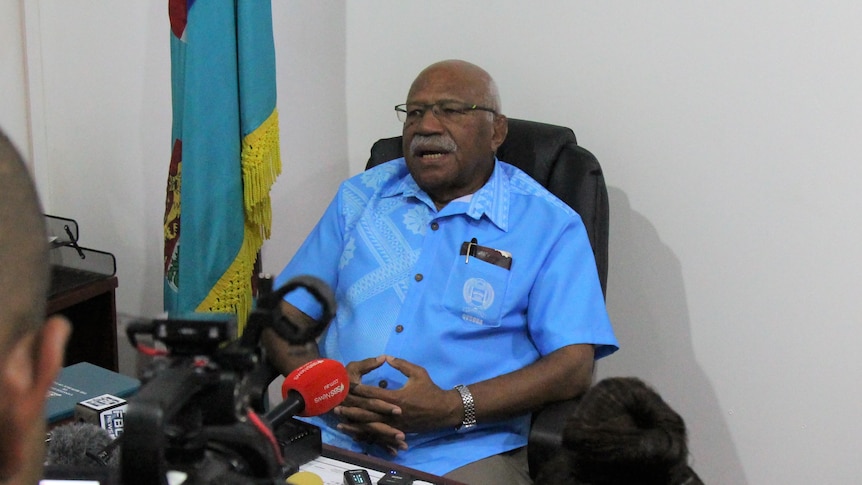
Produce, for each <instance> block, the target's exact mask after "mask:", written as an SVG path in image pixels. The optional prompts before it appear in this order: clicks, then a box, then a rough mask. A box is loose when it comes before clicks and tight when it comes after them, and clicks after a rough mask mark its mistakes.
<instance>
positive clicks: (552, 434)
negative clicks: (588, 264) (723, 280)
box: [365, 119, 608, 478]
mask: <svg viewBox="0 0 862 485" xmlns="http://www.w3.org/2000/svg"><path fill="white" fill-rule="evenodd" d="M401 156H403V153H402V148H401V137H400V136H398V137H394V138H384V139H381V140H378V141H377V142H376V143H374V145H373V146H372V147H371V158H370V159H369V160H368V164H367V165H366V166H365V168H366V169H368V168H371V167H373V166H375V165H379V164H381V163H383V162H387V161H389V160H394V159H396V158H400V157H401ZM497 158H499V159H500V160H503V161H505V162H508V163H510V164H512V165H515V166H516V167H518V168H520V169H521V170H523V171H524V172H526V173H527V174H529V175H530V176H531V177H533V178H534V179H536V180H537V181H538V182H539V183H540V184H542V185H543V186H544V187H545V188H547V189H548V190H549V191H551V192H552V193H553V194H554V195H556V196H557V197H559V198H560V199H561V200H562V201H563V202H565V203H566V204H568V205H569V206H570V207H571V208H572V209H574V210H575V211H576V212H577V213H578V214H580V215H581V219H583V221H584V225H585V226H586V229H587V234H588V235H589V238H590V244H591V245H592V248H593V254H594V255H595V258H596V268H597V269H598V273H599V280H600V281H601V285H602V292H603V293H604V294H607V280H608V191H607V187H606V186H605V178H604V175H603V174H602V168H601V166H600V165H599V162H598V160H596V157H595V156H593V154H592V153H590V152H589V151H587V150H586V149H584V148H583V147H581V146H579V145H578V142H577V138H576V137H575V133H574V132H573V131H572V130H571V129H570V128H565V127H562V126H556V125H549V124H546V123H537V122H535V121H525V120H517V119H509V134H508V135H507V136H506V140H505V141H504V142H503V144H502V145H500V148H499V149H498V150H497ZM575 406H577V400H571V401H564V402H559V403H554V404H551V405H549V406H547V407H545V408H544V409H542V410H541V411H539V412H537V413H535V415H534V416H533V425H532V428H531V429H530V437H529V444H528V448H527V449H528V455H529V464H530V475H531V476H533V478H535V476H536V474H537V473H538V472H539V469H540V468H541V466H542V464H543V463H544V462H545V461H546V460H547V459H548V458H550V457H551V456H553V455H554V454H555V453H556V451H557V450H558V449H559V448H560V447H561V445H562V430H563V425H564V424H565V420H566V418H567V417H568V416H569V415H570V414H571V413H572V411H573V409H574V407H575Z"/></svg>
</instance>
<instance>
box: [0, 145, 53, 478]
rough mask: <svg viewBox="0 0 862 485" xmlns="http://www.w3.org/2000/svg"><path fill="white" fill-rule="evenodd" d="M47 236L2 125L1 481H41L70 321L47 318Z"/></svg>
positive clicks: (22, 168) (23, 169) (27, 178)
mask: <svg viewBox="0 0 862 485" xmlns="http://www.w3.org/2000/svg"><path fill="white" fill-rule="evenodd" d="M49 278H50V277H49V265H48V236H47V233H46V230H45V223H44V217H43V216H42V209H41V206H40V204H39V199H38V196H37V194H36V190H35V187H34V186H33V182H32V180H31V179H30V175H29V173H28V172H27V168H26V167H25V166H24V163H23V161H22V159H21V156H20V155H19V153H18V152H17V151H16V150H15V147H14V146H13V145H12V143H11V141H10V140H9V138H7V137H6V135H5V134H4V133H3V132H2V131H0V484H4V485H12V484H15V485H30V484H35V483H38V481H39V478H40V477H41V474H42V464H43V460H44V454H45V418H44V405H45V400H46V397H47V395H48V389H49V388H50V386H51V384H53V382H54V380H55V379H56V377H57V374H58V373H59V371H60V368H61V367H62V365H63V353H64V348H65V345H66V340H67V338H68V336H69V333H70V327H69V325H68V323H67V322H66V320H65V319H64V318H62V317H59V316H55V317H51V318H48V319H47V320H46V319H45V308H46V303H47V293H48V282H49Z"/></svg>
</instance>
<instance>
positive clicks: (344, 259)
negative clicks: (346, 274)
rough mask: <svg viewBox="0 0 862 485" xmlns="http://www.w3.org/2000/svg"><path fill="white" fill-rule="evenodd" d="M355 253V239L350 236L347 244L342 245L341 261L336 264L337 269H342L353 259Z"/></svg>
mask: <svg viewBox="0 0 862 485" xmlns="http://www.w3.org/2000/svg"><path fill="white" fill-rule="evenodd" d="M354 253H356V239H355V238H354V237H353V236H351V237H350V238H348V239H347V242H346V243H344V251H343V252H342V253H341V260H340V261H339V262H338V269H344V267H345V266H347V264H348V263H350V260H351V259H353V255H354Z"/></svg>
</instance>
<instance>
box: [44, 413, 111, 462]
mask: <svg viewBox="0 0 862 485" xmlns="http://www.w3.org/2000/svg"><path fill="white" fill-rule="evenodd" d="M112 441H114V440H113V438H111V435H110V434H108V432H107V431H105V430H104V429H102V428H100V427H98V426H96V425H93V424H89V423H74V424H65V425H63V426H58V427H56V428H54V429H52V430H51V438H50V442H49V443H48V450H47V452H46V453H45V464H46V465H70V466H75V467H99V466H104V465H103V464H101V463H99V462H98V460H97V459H94V458H93V457H91V456H89V455H88V454H87V453H88V452H89V453H90V454H91V455H94V454H96V453H99V452H100V451H101V450H102V449H104V448H105V447H106V446H108V445H109V444H111V442H112Z"/></svg>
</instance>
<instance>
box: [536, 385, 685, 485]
mask: <svg viewBox="0 0 862 485" xmlns="http://www.w3.org/2000/svg"><path fill="white" fill-rule="evenodd" d="M563 450H564V451H563V453H562V454H561V455H560V456H559V457H556V459H554V460H552V461H550V462H549V464H548V466H546V468H545V469H544V470H543V473H542V475H540V480H539V481H538V483H542V484H563V483H566V484H583V485H586V484H589V485H622V484H625V485H636V484H637V485H683V484H687V485H696V484H701V483H702V482H701V481H700V479H699V478H698V477H697V475H696V474H695V473H694V472H693V471H692V470H691V469H690V468H689V466H688V445H687V442H686V429H685V422H684V421H683V419H682V417H680V415H679V414H677V413H676V411H674V410H673V409H672V408H671V407H670V406H669V405H668V404H667V403H666V402H665V401H664V400H663V399H662V398H661V396H659V395H658V393H656V392H655V391H654V390H653V389H651V388H650V387H649V386H647V385H646V384H645V383H644V382H643V381H641V380H640V379H637V378H634V377H615V378H609V379H605V380H603V381H601V382H599V383H598V384H596V385H595V386H593V387H592V388H591V389H590V390H589V391H587V393H586V394H584V396H583V398H582V399H581V402H580V404H579V405H578V407H577V409H576V411H575V412H574V413H573V414H572V416H570V417H569V419H568V421H567V423H566V427H565V429H564V430H563Z"/></svg>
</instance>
